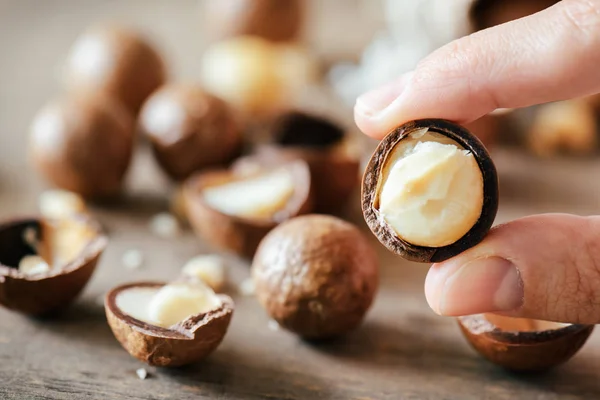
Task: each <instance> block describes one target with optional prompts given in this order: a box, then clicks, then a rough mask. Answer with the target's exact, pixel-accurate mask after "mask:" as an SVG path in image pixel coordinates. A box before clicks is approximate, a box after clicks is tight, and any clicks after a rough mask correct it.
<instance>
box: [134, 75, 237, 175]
mask: <svg viewBox="0 0 600 400" xmlns="http://www.w3.org/2000/svg"><path fill="white" fill-rule="evenodd" d="M139 129H140V131H141V133H142V134H144V135H145V136H146V137H147V138H149V139H150V141H151V142H152V145H153V149H154V154H155V156H156V159H157V160H158V162H159V163H160V165H161V166H162V168H163V169H164V170H165V172H166V173H167V174H168V175H170V176H171V177H172V178H174V179H177V180H182V179H185V178H187V177H188V176H190V175H191V174H192V173H193V172H196V171H198V170H200V169H203V168H206V167H212V166H218V165H223V164H226V163H227V162H229V161H231V160H232V159H233V158H234V157H235V156H236V155H237V154H238V153H239V151H240V147H241V144H242V135H241V130H240V128H239V126H238V124H237V123H236V121H235V117H234V114H233V111H232V110H231V109H230V108H229V106H228V105H227V104H226V103H225V102H224V101H222V100H220V99H218V98H216V97H215V96H212V95H210V94H208V93H205V92H204V90H203V89H202V88H201V87H199V86H197V85H193V84H169V85H165V86H163V87H161V88H160V89H159V90H157V91H156V92H155V93H154V94H152V96H150V98H149V99H148V100H147V101H146V103H145V104H144V106H143V107H142V110H141V112H140V118H139Z"/></svg>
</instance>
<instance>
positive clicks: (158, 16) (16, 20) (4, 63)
mask: <svg viewBox="0 0 600 400" xmlns="http://www.w3.org/2000/svg"><path fill="white" fill-rule="evenodd" d="M174 3H177V6H175V5H174ZM109 17H112V18H117V19H118V20H121V21H129V22H131V23H134V24H136V25H139V26H141V27H143V28H145V29H148V30H150V31H151V32H152V33H153V34H154V36H155V38H156V41H157V42H158V43H159V44H160V45H161V46H162V47H163V48H164V49H165V50H166V53H167V55H168V57H169V58H170V59H171V60H172V65H173V73H174V75H175V76H177V77H179V78H185V79H190V78H193V77H194V76H195V75H196V72H195V71H196V70H197V67H198V64H199V62H198V54H199V50H198V49H197V48H196V47H195V46H196V39H195V38H196V36H195V35H199V33H198V26H197V13H196V2H195V1H180V2H167V1H156V2H155V1H145V0H137V1H102V2H98V1H91V0H85V1H83V0H71V1H67V0H61V1H58V0H56V1H42V0H39V1H33V0H19V1H17V0H13V1H11V0H0V218H6V217H11V216H15V215H20V214H25V213H31V212H34V211H35V209H36V201H37V194H38V193H39V192H40V191H41V190H42V189H43V185H42V183H41V182H40V181H39V180H38V178H37V177H36V176H35V175H34V174H33V172H32V171H31V169H30V168H29V167H28V165H27V160H26V157H25V154H26V152H25V150H26V145H25V144H26V131H27V126H28V124H29V121H30V119H31V117H32V115H33V114H34V112H35V111H36V109H38V107H39V106H40V105H41V104H43V103H44V102H45V101H46V100H47V99H48V98H50V97H51V96H53V95H54V94H56V93H58V91H59V84H58V82H57V81H56V79H55V78H56V76H57V73H58V71H59V65H60V61H61V60H62V59H63V58H64V55H65V53H66V51H67V49H68V46H69V44H70V43H71V42H72V40H73V38H74V37H75V36H76V34H77V33H78V32H79V31H81V30H82V29H83V28H84V27H85V26H87V25H88V24H89V23H90V22H93V21H97V20H103V19H107V18H109ZM494 157H495V159H496V162H497V164H498V167H499V170H500V175H501V194H502V198H501V205H500V215H499V218H498V222H503V221H507V220H510V219H513V218H517V217H520V216H524V215H528V214H531V213H536V212H554V211H562V212H574V213H579V214H591V213H594V212H597V211H598V209H599V199H600V184H599V183H598V178H597V177H598V173H599V172H600V160H582V161H581V160H580V161H573V160H559V161H551V162H549V161H545V162H542V161H539V160H534V159H531V158H529V157H527V156H525V155H519V154H515V153H509V152H508V151H496V152H495V153H494ZM168 190H169V187H168V185H167V183H166V182H165V180H164V178H163V177H162V176H161V175H160V174H159V173H158V172H157V171H156V168H155V166H154V165H153V163H152V160H151V158H150V157H149V154H148V153H147V152H142V153H141V154H139V155H138V156H137V157H136V160H135V165H134V168H133V170H132V172H131V174H130V179H129V184H128V196H127V198H126V199H124V200H123V201H122V202H120V203H118V204H115V205H112V206H105V207H103V208H97V209H95V210H94V211H95V214H96V215H97V216H98V218H99V219H100V220H101V221H102V223H103V224H104V225H105V227H106V229H107V231H108V233H109V235H110V239H111V242H110V245H109V248H108V250H107V252H106V253H105V256H104V258H103V259H102V261H101V263H100V265H99V268H98V270H97V273H96V274H95V276H94V277H93V279H92V281H91V282H90V285H89V286H88V287H87V289H86V290H85V292H84V294H83V295H82V297H81V298H80V299H79V300H78V301H77V303H76V304H74V306H73V307H72V308H71V309H69V310H68V311H67V312H66V313H65V314H64V315H63V316H61V317H59V318H56V319H51V320H34V319H28V318H25V317H23V316H20V315H17V314H13V313H10V312H7V311H5V310H0V399H68V400H73V399H88V398H95V399H96V398H97V399H199V398H218V399H340V400H341V399H357V400H358V399H361V400H367V399H461V400H464V399H511V400H512V399H559V398H560V399H563V398H564V399H577V398H581V399H594V398H600V333H599V332H596V334H594V335H593V336H592V338H591V339H590V341H589V342H588V343H587V344H586V346H585V347H584V348H583V349H582V351H581V352H580V353H579V354H578V355H577V356H576V357H575V358H573V359H572V360H571V362H569V363H568V364H566V365H565V366H563V367H561V368H558V369H556V370H555V371H552V372H550V373H548V374H543V375H526V376H522V375H514V374H510V373H507V372H505V371H503V370H501V369H499V368H496V367H495V366H493V365H490V364H489V363H487V362H486V361H484V360H482V359H481V358H480V357H479V356H478V355H477V354H476V353H474V351H472V350H471V348H470V347H469V346H468V345H467V343H466V342H465V340H464V339H463V337H462V335H461V334H460V332H459V329H458V327H457V326H456V323H455V321H454V320H453V319H451V318H442V317H438V316H436V315H435V314H434V313H433V312H432V311H430V309H429V308H428V307H427V304H426V302H425V299H424V296H423V289H422V286H423V279H424V277H425V274H426V271H427V266H425V265H416V264H410V263H407V262H403V261H402V260H400V259H398V258H395V257H393V256H391V255H390V254H389V253H387V252H386V251H384V250H383V248H382V247H381V246H379V245H378V244H377V243H376V241H375V240H374V239H373V238H372V237H371V236H370V237H371V238H372V240H373V245H374V246H376V247H377V248H378V250H379V254H380V256H381V267H382V278H381V290H380V292H379V295H378V297H377V300H376V303H375V305H374V307H373V309H372V310H371V312H370V313H369V314H368V317H367V319H366V321H365V323H364V325H363V326H362V327H361V328H360V329H358V330H357V331H356V332H353V333H351V334H349V335H348V336H347V337H344V338H341V339H339V340H336V341H331V342H328V343H321V344H310V343H305V342H302V341H300V340H298V339H297V338H296V337H294V336H293V335H291V334H289V333H286V332H283V331H276V330H272V329H270V328H269V324H268V318H267V316H266V315H265V314H264V312H263V311H262V310H261V308H260V307H259V306H258V304H257V303H256V301H255V300H254V299H253V298H251V297H242V296H240V295H238V294H236V291H235V286H236V284H239V283H240V282H241V281H242V280H243V279H245V278H246V277H247V276H248V266H247V264H246V263H245V262H243V261H240V260H237V259H235V258H233V257H229V259H230V261H231V263H232V268H231V272H232V279H231V280H232V288H231V290H228V292H229V293H231V294H232V296H233V297H234V300H235V302H236V311H235V315H234V318H233V322H232V325H231V327H230V329H229V332H228V334H227V336H226V338H225V340H224V342H223V344H222V346H221V347H220V348H219V349H218V350H217V351H216V352H215V353H214V354H213V355H212V356H211V357H210V358H209V359H207V360H205V361H204V362H202V363H200V364H198V365H194V366H191V367H187V368H183V369H175V370H158V369H155V368H147V370H148V371H149V373H150V377H149V378H148V379H146V380H144V381H142V380H139V379H138V377H137V376H136V373H135V371H136V369H138V368H140V367H143V365H142V364H141V363H139V362H138V361H136V360H134V359H133V358H131V357H130V356H129V355H128V354H127V353H126V352H125V351H124V350H123V349H122V348H121V346H120V345H119V344H118V343H117V341H116V340H115V339H114V337H113V335H112V333H111V332H110V329H109V328H108V325H107V323H106V320H105V317H104V311H103V307H102V306H101V304H100V301H99V298H100V297H101V296H102V295H103V294H104V293H105V292H106V291H107V290H108V289H109V288H111V287H113V286H115V285H117V284H120V283H123V282H128V281H135V280H142V279H169V278H172V277H174V276H175V275H177V273H178V271H179V268H180V267H181V265H182V264H183V263H184V262H185V261H186V260H187V259H188V258H189V257H191V256H193V255H196V254H199V253H202V252H206V251H209V249H207V248H206V247H204V246H203V245H202V244H200V243H198V242H197V241H196V239H195V238H194V237H193V236H192V235H191V234H190V233H189V232H186V233H185V234H184V235H183V236H181V237H179V238H177V239H173V240H165V239H160V238H156V237H154V236H152V234H151V233H150V232H149V230H148V220H149V218H150V217H151V216H152V215H154V214H155V213H156V212H159V211H163V210H165V209H166V207H167V202H166V193H167V192H168ZM348 215H349V218H350V219H352V220H353V221H356V222H357V223H359V224H360V226H361V227H363V229H364V224H363V223H362V220H361V217H360V213H359V212H358V201H355V202H354V203H353V208H352V210H351V211H350V212H349V214H348ZM132 248H138V249H141V250H142V251H143V253H144V256H145V263H144V266H143V268H141V269H139V270H136V271H130V270H127V269H125V268H124V267H123V266H122V264H121V256H122V254H123V253H124V252H125V251H126V250H128V249H132Z"/></svg>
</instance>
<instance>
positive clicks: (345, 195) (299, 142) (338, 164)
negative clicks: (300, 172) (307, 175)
mask: <svg viewBox="0 0 600 400" xmlns="http://www.w3.org/2000/svg"><path fill="white" fill-rule="evenodd" d="M269 130H270V131H271V132H270V134H269V136H270V137H271V139H272V143H270V144H265V145H261V146H259V147H258V150H257V153H258V154H260V155H261V156H263V157H265V158H271V159H273V160H280V161H281V160H295V159H296V160H297V159H299V160H304V161H305V162H306V163H307V164H308V166H309V167H310V172H311V177H312V182H313V186H314V191H315V211H316V212H319V213H325V214H340V213H341V211H342V210H343V208H344V206H345V205H346V204H347V202H348V199H349V198H350V196H351V194H352V192H353V191H354V190H355V189H356V187H357V186H358V183H359V176H358V174H359V168H360V160H359V157H358V155H356V154H354V153H353V152H352V151H351V149H350V147H351V146H349V142H350V141H349V139H348V137H347V135H346V132H345V131H344V129H343V128H342V127H340V126H338V125H337V124H335V123H334V122H332V121H329V120H327V119H325V118H322V117H319V116H314V115H310V114H306V113H303V112H298V111H292V112H288V113H285V114H282V115H281V116H280V117H279V118H277V119H276V120H275V121H274V122H273V124H272V126H271V127H270V128H269Z"/></svg>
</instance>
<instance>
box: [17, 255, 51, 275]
mask: <svg viewBox="0 0 600 400" xmlns="http://www.w3.org/2000/svg"><path fill="white" fill-rule="evenodd" d="M18 269H19V272H20V273H22V274H24V275H37V274H45V273H48V272H49V271H50V266H49V265H48V263H47V262H46V260H44V259H43V258H42V257H40V256H25V257H23V258H21V261H19V268H18Z"/></svg>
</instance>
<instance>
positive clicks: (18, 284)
mask: <svg viewBox="0 0 600 400" xmlns="http://www.w3.org/2000/svg"><path fill="white" fill-rule="evenodd" d="M32 236H33V238H32ZM106 244H107V239H106V237H104V236H103V235H102V234H101V233H100V230H99V227H98V225H97V224H96V223H95V222H93V221H91V220H89V219H88V218H85V217H76V218H70V219H61V220H46V219H41V220H40V219H26V220H19V221H13V222H6V223H4V224H2V225H0V304H2V305H3V306H5V307H7V308H9V309H13V310H15V311H18V312H22V313H25V314H30V315H42V314H49V313H52V312H55V311H59V310H61V309H62V308H64V307H66V306H67V305H68V304H70V303H71V302H72V301H73V300H74V298H75V297H76V296H77V295H78V294H79V293H80V292H81V290H82V289H83V288H84V286H85V285H86V283H87V282H88V280H89V278H90V277H91V275H92V273H93V272H94V269H95V267H96V263H97V262H98V259H99V257H100V255H101V254H102V252H103V251H104V249H105V247H106Z"/></svg>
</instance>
